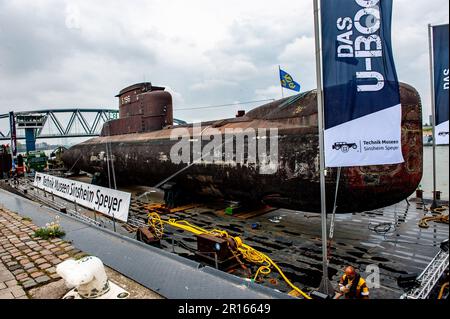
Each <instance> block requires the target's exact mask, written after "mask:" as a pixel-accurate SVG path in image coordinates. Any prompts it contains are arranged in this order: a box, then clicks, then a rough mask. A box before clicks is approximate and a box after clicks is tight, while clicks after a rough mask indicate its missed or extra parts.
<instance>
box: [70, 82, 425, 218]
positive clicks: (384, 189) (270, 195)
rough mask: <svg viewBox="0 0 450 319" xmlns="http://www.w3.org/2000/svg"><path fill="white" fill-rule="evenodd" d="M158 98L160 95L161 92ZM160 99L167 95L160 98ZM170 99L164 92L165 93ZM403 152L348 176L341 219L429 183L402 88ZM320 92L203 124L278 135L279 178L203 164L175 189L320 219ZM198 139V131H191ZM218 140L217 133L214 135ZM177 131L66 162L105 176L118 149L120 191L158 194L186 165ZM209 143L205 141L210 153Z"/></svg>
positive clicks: (411, 95) (120, 138)
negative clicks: (399, 158) (180, 159)
mask: <svg viewBox="0 0 450 319" xmlns="http://www.w3.org/2000/svg"><path fill="white" fill-rule="evenodd" d="M154 93H156V92H154ZM158 93H160V92H158ZM164 93H165V92H164ZM400 97H401V103H402V151H403V155H404V158H405V163H402V164H398V165H383V166H369V167H353V168H343V169H342V174H341V182H340V188H339V196H338V197H339V198H340V201H339V202H338V212H339V213H347V212H354V211H364V210H370V209H376V208H380V207H385V206H389V205H392V204H394V203H397V202H399V201H401V200H402V199H405V198H407V196H408V195H410V194H412V193H413V192H414V191H415V189H416V188H417V186H418V185H419V183H420V180H421V178H422V161H423V154H422V152H423V149H422V146H423V145H422V110H421V101H420V97H419V94H418V93H417V91H416V90H415V89H414V88H412V87H411V86H409V85H406V84H401V86H400ZM316 108H317V107H316V92H315V91H310V92H306V93H303V94H300V95H298V96H295V97H292V98H286V99H282V100H279V101H275V102H272V103H269V104H266V105H263V106H261V107H258V108H256V109H254V110H252V111H250V112H248V113H247V114H246V115H244V116H242V117H239V118H231V119H224V120H219V121H210V122H206V123H202V127H207V126H209V128H208V129H206V130H205V131H203V134H202V135H203V136H207V135H208V134H209V132H210V131H209V130H210V129H212V128H214V129H217V130H219V131H220V132H221V133H225V129H227V128H241V129H244V130H245V129H246V128H253V129H258V128H265V129H267V128H274V127H276V128H277V129H278V159H279V163H278V167H277V172H276V173H275V174H272V175H261V174H259V169H260V163H257V164H256V165H253V164H244V165H240V164H235V165H232V164H229V163H227V162H225V161H223V162H215V163H199V164H195V165H193V166H191V167H190V168H189V169H188V170H186V171H185V172H183V173H181V174H179V175H178V176H176V177H175V178H174V180H173V182H176V183H177V185H178V186H179V187H181V188H182V189H184V190H186V191H188V192H190V193H192V195H193V196H195V195H196V196H214V197H221V198H225V199H230V200H240V201H245V202H246V203H260V202H261V201H262V202H264V203H266V204H269V205H272V206H276V207H283V208H290V209H298V210H304V211H312V212H317V211H319V210H320V201H319V198H320V196H319V192H320V188H319V171H318V156H319V155H318V131H317V110H316ZM177 127H185V128H187V129H188V132H189V134H190V136H191V137H192V138H193V139H195V138H196V137H198V136H196V135H194V134H193V126H192V125H184V126H177ZM211 132H212V131H211ZM172 133H173V129H171V128H165V129H162V130H158V131H153V132H146V133H139V134H124V135H115V136H110V137H107V136H102V137H99V138H95V139H91V140H88V141H86V142H84V143H81V144H78V145H76V146H74V147H72V148H71V149H70V150H69V151H67V152H66V153H65V154H64V161H65V163H66V165H67V166H68V167H72V166H73V165H74V164H75V168H78V169H81V170H84V171H87V172H90V173H94V172H97V171H99V172H105V171H106V161H105V158H104V157H102V156H101V153H102V152H105V150H106V142H108V143H111V147H112V152H113V158H112V160H114V161H115V165H114V166H115V169H116V171H115V173H116V178H117V181H118V183H119V184H122V185H123V184H138V185H149V186H153V185H156V184H157V183H159V182H160V181H162V180H164V179H165V178H167V177H169V176H171V175H172V174H174V173H175V172H177V171H179V170H180V169H182V168H183V167H185V166H186V165H187V164H184V163H181V164H174V163H172V162H171V161H170V150H171V148H172V146H173V145H174V144H175V143H176V142H177V141H176V140H171V139H170V136H171V134H172ZM207 143H209V141H203V145H202V146H204V145H206V144H207ZM328 172H329V174H328V176H327V179H326V188H327V195H328V196H327V206H328V209H329V210H331V208H332V206H333V205H332V204H333V197H334V189H335V180H336V173H337V172H336V170H335V169H330V170H329V171H328Z"/></svg>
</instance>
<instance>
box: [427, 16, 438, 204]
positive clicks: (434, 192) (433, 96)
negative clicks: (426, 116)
mask: <svg viewBox="0 0 450 319" xmlns="http://www.w3.org/2000/svg"><path fill="white" fill-rule="evenodd" d="M432 34H433V29H432V26H431V24H428V44H429V51H430V53H429V54H430V83H431V118H432V121H433V126H432V127H433V132H432V134H433V203H432V204H431V207H430V208H431V209H435V208H437V203H436V114H435V107H436V103H435V94H434V67H433V64H434V58H433V37H432Z"/></svg>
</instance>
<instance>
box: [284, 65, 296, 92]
mask: <svg viewBox="0 0 450 319" xmlns="http://www.w3.org/2000/svg"><path fill="white" fill-rule="evenodd" d="M280 82H281V86H282V87H284V88H286V89H289V90H294V91H297V92H300V84H298V83H297V82H295V81H294V79H293V78H292V76H290V75H289V73H287V72H285V71H283V70H281V69H280Z"/></svg>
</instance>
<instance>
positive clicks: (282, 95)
mask: <svg viewBox="0 0 450 319" xmlns="http://www.w3.org/2000/svg"><path fill="white" fill-rule="evenodd" d="M280 75H281V67H280V65H278V81H280V87H281V98H283V99H284V92H283V86H282V85H281V78H280Z"/></svg>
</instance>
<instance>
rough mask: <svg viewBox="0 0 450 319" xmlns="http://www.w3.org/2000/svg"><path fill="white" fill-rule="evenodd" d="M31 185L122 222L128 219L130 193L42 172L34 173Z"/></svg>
mask: <svg viewBox="0 0 450 319" xmlns="http://www.w3.org/2000/svg"><path fill="white" fill-rule="evenodd" d="M33 185H34V186H35V187H37V188H40V189H43V190H45V191H47V192H50V193H52V194H54V195H56V196H59V197H62V198H64V199H67V200H69V201H71V202H75V201H76V203H77V204H79V205H81V206H84V207H86V208H90V209H92V210H95V211H98V212H100V213H102V214H105V215H108V216H110V217H114V218H116V219H118V220H121V221H123V222H126V221H127V220H128V211H129V208H130V200H131V194H130V193H126V192H121V191H118V190H115V189H110V188H106V187H101V186H96V185H92V184H87V183H82V182H78V181H74V180H70V179H65V178H60V177H56V176H51V175H46V174H42V173H36V175H35V177H34V183H33Z"/></svg>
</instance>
